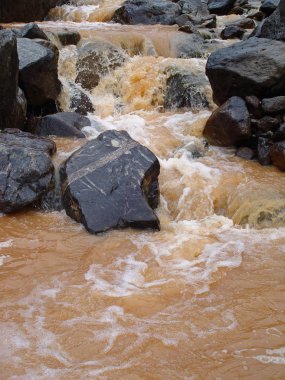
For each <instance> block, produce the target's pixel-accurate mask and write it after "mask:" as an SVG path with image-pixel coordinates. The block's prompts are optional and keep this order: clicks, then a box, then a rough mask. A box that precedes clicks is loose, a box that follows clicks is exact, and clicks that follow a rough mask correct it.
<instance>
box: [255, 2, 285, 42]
mask: <svg viewBox="0 0 285 380" xmlns="http://www.w3.org/2000/svg"><path fill="white" fill-rule="evenodd" d="M283 3H284V2H283ZM254 35H255V36H256V37H259V38H269V39H272V40H279V41H285V5H283V4H282V1H280V3H279V7H278V8H277V9H276V10H275V11H274V12H273V13H272V14H271V15H270V16H269V17H267V18H265V19H264V20H263V21H262V22H261V23H260V24H259V26H258V27H257V28H256V31H255V32H254Z"/></svg>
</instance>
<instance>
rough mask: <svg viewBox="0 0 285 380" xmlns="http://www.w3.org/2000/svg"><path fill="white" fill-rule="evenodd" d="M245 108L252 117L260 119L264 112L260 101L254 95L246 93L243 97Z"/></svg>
mask: <svg viewBox="0 0 285 380" xmlns="http://www.w3.org/2000/svg"><path fill="white" fill-rule="evenodd" d="M245 101H246V105H247V109H248V111H249V113H250V115H252V116H253V117H255V118H257V119H260V118H261V117H262V116H263V115H264V113H263V111H262V108H261V101H260V100H259V99H258V97H257V96H255V95H248V96H246V97H245Z"/></svg>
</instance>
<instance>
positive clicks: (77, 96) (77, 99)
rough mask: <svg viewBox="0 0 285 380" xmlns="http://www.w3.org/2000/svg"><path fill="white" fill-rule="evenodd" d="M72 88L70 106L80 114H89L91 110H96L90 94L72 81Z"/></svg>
mask: <svg viewBox="0 0 285 380" xmlns="http://www.w3.org/2000/svg"><path fill="white" fill-rule="evenodd" d="M70 88H71V95H70V108H71V109H72V110H73V111H74V112H76V113H79V114H80V115H87V114H88V113H89V112H94V107H93V104H92V102H91V99H90V98H89V96H88V95H86V94H85V93H84V92H83V91H82V90H81V89H80V88H78V87H77V86H76V85H74V84H72V83H70Z"/></svg>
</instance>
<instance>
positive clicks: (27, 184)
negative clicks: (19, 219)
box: [0, 130, 55, 213]
mask: <svg viewBox="0 0 285 380" xmlns="http://www.w3.org/2000/svg"><path fill="white" fill-rule="evenodd" d="M52 145H54V144H52V142H49V141H47V140H46V139H45V140H43V139H41V138H39V137H36V136H33V135H30V134H29V133H25V132H21V131H19V130H6V131H3V132H2V133H0V161H1V172H0V211H1V212H5V213H10V212H13V211H17V210H20V209H22V208H23V207H26V206H31V205H34V204H35V203H36V202H38V201H40V199H41V198H42V197H43V196H44V195H45V194H46V193H47V192H48V191H49V190H51V189H52V188H53V186H54V167H53V164H52V161H51V158H50V156H49V154H48V153H47V150H48V147H51V146H52ZM53 149H55V147H53ZM49 150H50V149H49Z"/></svg>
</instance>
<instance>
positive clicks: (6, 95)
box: [0, 30, 21, 129]
mask: <svg viewBox="0 0 285 380" xmlns="http://www.w3.org/2000/svg"><path fill="white" fill-rule="evenodd" d="M17 92H18V53H17V42H16V38H15V37H14V34H13V32H11V31H10V30H1V31H0V129H5V128H9V127H10V128H11V127H12V128H13V127H16V126H17V127H20V128H21V126H20V125H17V120H15V110H16V98H17Z"/></svg>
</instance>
